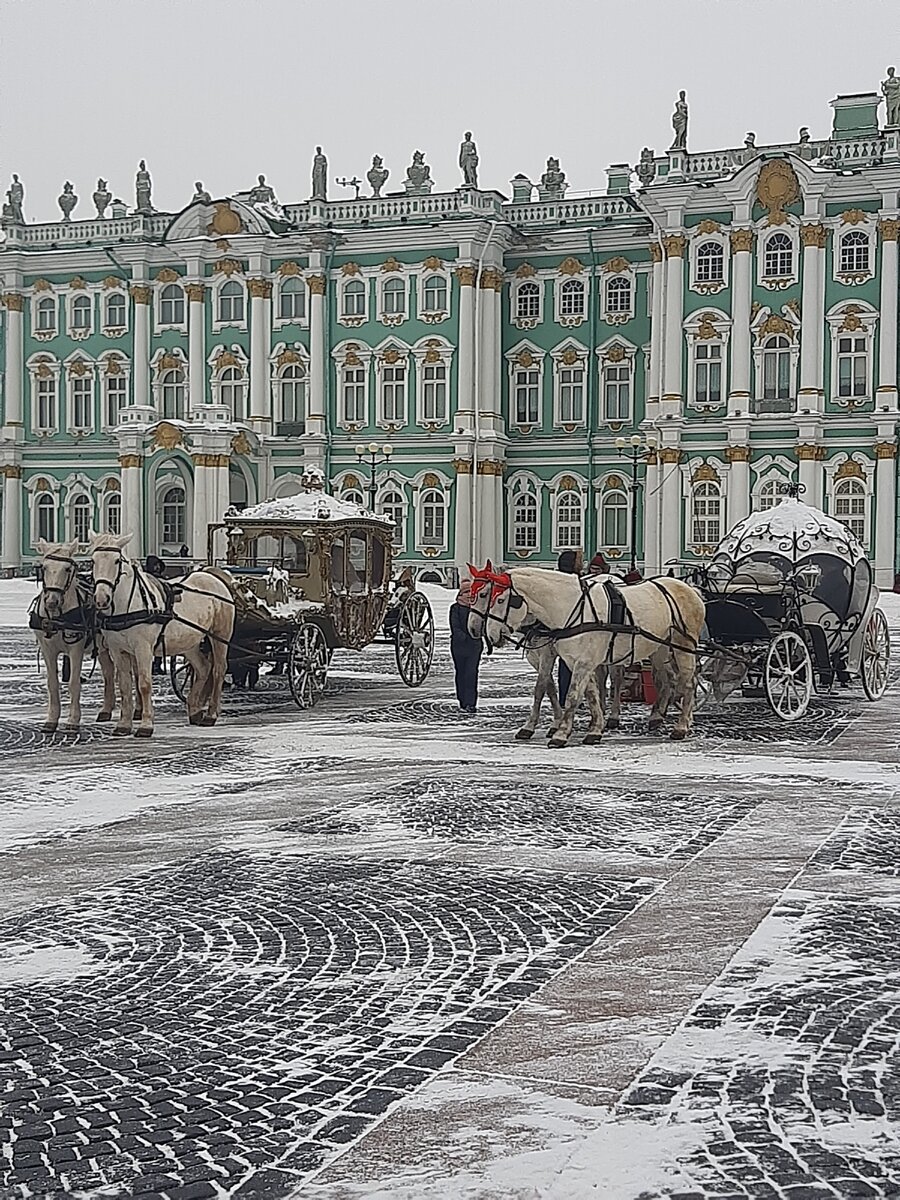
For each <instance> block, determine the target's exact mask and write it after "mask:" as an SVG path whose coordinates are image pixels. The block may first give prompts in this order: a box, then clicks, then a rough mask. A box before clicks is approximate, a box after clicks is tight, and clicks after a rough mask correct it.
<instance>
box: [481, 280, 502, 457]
mask: <svg viewBox="0 0 900 1200" xmlns="http://www.w3.org/2000/svg"><path fill="white" fill-rule="evenodd" d="M479 282H480V289H481V296H480V297H479V301H478V310H479V311H478V316H479V326H480V329H479V334H480V337H481V344H480V346H479V347H478V396H477V403H478V408H479V411H480V414H481V417H482V425H481V429H482V434H484V433H488V432H490V433H492V434H493V433H502V432H503V430H502V425H501V412H502V409H501V403H500V364H501V355H500V323H501V312H500V296H501V292H502V291H503V271H502V270H500V269H499V268H497V267H486V268H485V269H484V270H483V271H482V273H481V279H480V281H479ZM484 418H487V427H485V425H484V420H483V419H484Z"/></svg>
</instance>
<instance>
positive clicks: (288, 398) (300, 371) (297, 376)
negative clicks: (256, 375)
mask: <svg viewBox="0 0 900 1200" xmlns="http://www.w3.org/2000/svg"><path fill="white" fill-rule="evenodd" d="M278 399H279V410H280V416H279V420H280V421H281V423H282V424H284V425H294V426H298V427H300V426H304V425H305V422H306V371H305V369H304V367H303V366H302V365H301V364H300V363H294V364H293V365H292V366H289V367H285V368H284V369H283V370H282V372H281V375H280V377H279V381H278ZM298 432H299V429H298Z"/></svg>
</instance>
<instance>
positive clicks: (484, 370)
mask: <svg viewBox="0 0 900 1200" xmlns="http://www.w3.org/2000/svg"><path fill="white" fill-rule="evenodd" d="M895 82H896V81H895V80H894V77H893V75H889V78H888V79H887V80H886V81H885V84H884V85H883V87H882V90H883V92H884V94H885V98H886V109H887V112H886V118H887V122H888V123H887V124H885V123H884V121H883V120H880V117H881V108H880V106H881V104H882V99H881V97H880V96H879V94H877V93H875V92H873V93H869V94H863V95H853V96H840V97H838V98H837V99H836V100H834V101H832V105H831V107H832V128H831V131H830V133H829V134H828V135H827V136H826V137H824V138H822V139H820V140H815V139H814V138H812V137H811V136H810V134H809V132H808V130H807V129H805V128H803V129H801V131H800V134H799V136H798V139H797V140H796V141H795V142H791V143H785V144H783V145H774V146H757V145H756V144H755V138H754V136H753V135H752V134H748V135H747V138H746V139H745V142H744V145H742V146H740V147H738V148H732V149H725V150H717V151H708V152H701V153H697V152H694V151H691V150H688V149H687V143H688V137H687V122H688V110H687V104H686V103H685V101H684V99H683V97H682V99H681V100H679V102H678V104H677V105H676V111H675V115H674V116H673V118H672V126H673V130H674V134H675V137H674V142H673V145H672V148H671V149H669V150H668V151H667V152H666V153H664V154H661V155H658V154H654V153H653V152H652V151H650V150H644V151H643V153H642V154H641V155H640V161H639V162H638V163H637V165H636V166H635V167H634V168H632V167H631V166H629V165H619V166H613V167H611V168H609V170H608V184H607V191H606V194H604V195H592V196H581V197H573V196H571V195H567V183H566V178H565V175H564V173H563V171H562V170H561V169H560V166H559V163H558V162H557V161H556V160H555V159H550V160H549V161H548V163H547V169H546V171H545V172H544V173H543V174H542V175H541V178H540V180H539V182H537V183H532V182H531V181H530V180H529V179H528V178H527V177H526V176H524V175H519V176H517V177H516V178H515V179H514V180H512V183H511V191H512V196H511V198H508V197H506V196H505V195H503V194H501V193H500V192H496V191H493V190H489V189H485V188H484V187H483V186H481V185H480V184H479V182H478V169H477V168H478V161H477V151H476V150H475V145H474V143H473V142H472V141H471V138H470V136H468V135H467V138H466V140H465V141H464V143H463V145H462V147H461V151H460V166H461V168H462V172H463V185H462V186H461V187H459V188H456V189H455V190H452V191H447V192H437V191H435V190H434V187H433V183H432V180H431V176H430V170H429V168H428V165H427V163H425V161H424V156H423V155H421V154H419V153H418V152H417V154H416V155H415V156H414V157H413V162H412V163H411V165H410V166H409V168H408V169H407V172H406V179H405V180H404V181H403V183H402V188H401V190H399V191H398V192H397V193H395V194H390V193H389V194H386V195H382V194H381V193H382V190H383V188H384V185H385V175H386V171H385V169H384V168H383V165H382V163H381V160H380V159H377V158H376V160H374V162H373V166H372V169H371V170H370V171H369V172H368V176H367V178H368V180H369V182H370V184H371V185H372V190H373V193H374V194H373V195H372V196H371V197H368V198H357V199H354V200H333V199H328V198H327V164H326V162H325V159H324V156H323V155H322V154H321V151H320V152H318V154H317V156H316V159H315V162H314V167H313V188H312V198H311V199H309V200H306V201H303V202H300V203H284V204H279V203H278V202H277V201H276V199H275V196H274V193H273V192H272V189H271V187H269V186H268V185H267V184H266V182H265V179H264V178H263V177H260V181H259V184H258V186H256V187H254V188H252V189H250V190H249V191H245V192H236V193H235V194H234V195H232V196H226V197H222V198H212V197H210V196H209V195H208V194H207V193H206V192H205V191H204V190H203V187H202V184H197V186H196V191H195V195H194V197H193V198H192V199H191V202H190V203H189V204H188V205H187V207H185V208H184V209H183V210H182V211H181V212H178V213H162V212H159V211H157V210H156V209H155V208H154V207H153V204H152V199H151V186H152V184H151V180H150V176H149V174H148V172H147V170H146V168H145V167H144V165H143V164H141V169H140V170H139V172H138V176H137V181H136V203H135V205H134V206H131V205H129V206H126V205H125V204H123V203H121V202H120V201H117V200H114V199H113V197H112V195H111V193H110V192H109V191H108V189H107V188H106V184H105V183H104V181H103V180H100V181H98V189H97V191H96V192H95V193H94V197H93V201H94V204H95V206H96V210H97V215H96V216H95V217H94V218H91V219H85V220H82V219H78V218H77V216H76V215H75V214H74V209H75V207H76V205H77V204H78V200H77V197H76V195H75V191H74V188H73V186H72V185H71V184H67V185H66V187H65V188H64V189H63V193H62V195H61V196H60V197H59V205H60V208H61V210H62V214H63V215H62V220H60V221H58V222H53V223H46V224H36V223H29V222H28V221H27V218H26V216H25V212H24V208H25V203H24V196H23V188H22V184H21V182H20V181H19V180H18V178H17V177H14V179H13V184H12V186H11V187H10V190H9V192H8V194H7V203H6V204H5V205H4V208H3V228H4V235H5V237H4V241H3V242H2V244H0V280H2V301H3V306H2V310H0V319H2V337H0V354H2V428H0V473H2V478H3V490H2V522H0V528H2V565H3V567H4V568H5V569H7V570H8V571H17V570H22V569H26V568H28V567H29V566H30V563H31V562H32V561H33V559H34V549H33V547H34V543H35V541H36V540H37V538H39V537H44V538H47V539H48V540H56V539H63V538H77V539H78V540H80V541H85V540H86V538H87V534H88V531H89V530H90V529H91V528H94V529H111V530H123V531H130V532H132V533H133V535H134V541H133V549H134V550H136V551H137V552H138V553H140V554H146V553H149V552H155V553H163V554H170V553H173V554H174V553H177V551H178V549H179V547H180V546H181V545H182V544H186V545H187V546H188V548H189V551H190V553H191V554H192V555H193V556H196V557H203V556H204V555H205V552H206V526H207V523H208V522H211V521H213V520H217V519H218V518H219V517H220V516H221V514H222V513H223V512H224V510H225V509H226V508H227V507H228V506H229V505H230V504H237V505H241V504H244V503H253V502H255V501H257V500H259V499H262V498H265V497H272V496H281V495H288V494H291V492H294V491H296V490H298V489H299V486H300V477H301V475H302V473H303V471H304V469H305V468H307V467H309V466H310V465H314V466H317V467H320V468H322V469H323V470H324V472H325V475H326V478H327V479H328V480H329V483H330V487H331V489H332V490H333V491H334V492H335V493H336V494H339V495H349V496H353V497H355V498H356V499H358V500H359V501H361V502H363V503H365V504H366V505H368V504H369V503H370V497H371V496H374V501H375V505H376V507H377V508H378V509H379V510H380V511H386V512H388V513H389V514H390V515H391V517H392V518H393V519H394V521H395V522H396V527H397V535H396V538H397V543H398V545H399V547H400V560H401V562H407V563H410V564H412V565H413V567H414V568H415V570H416V572H417V574H418V575H419V576H420V577H422V576H426V577H429V578H437V579H441V580H446V581H452V580H453V579H454V578H455V573H456V571H457V570H458V569H459V568H460V567H461V566H462V565H463V564H464V563H466V562H467V561H473V562H483V561H484V559H485V558H488V557H490V558H492V559H493V560H494V561H495V562H498V561H503V562H508V563H516V562H522V563H524V562H531V563H545V564H546V563H550V562H553V561H554V560H555V558H556V555H557V554H558V552H559V551H560V550H562V549H565V548H569V547H576V546H577V547H582V548H584V549H585V550H586V551H587V552H588V553H592V552H593V551H595V550H597V549H601V550H603V551H604V553H605V554H606V556H607V557H608V558H609V559H611V560H612V561H616V560H620V561H622V562H623V563H625V564H627V562H628V560H629V559H630V557H631V553H632V542H633V543H634V550H635V553H636V556H637V559H638V562H639V564H640V565H642V566H643V567H644V569H645V570H648V571H658V570H660V569H663V568H664V567H665V566H666V565H667V564H669V563H671V562H673V561H681V562H683V561H695V560H698V559H702V557H703V556H705V555H708V554H709V553H710V549H711V547H713V546H714V545H715V543H716V541H717V540H718V539H719V537H720V535H722V534H723V533H724V532H725V531H726V529H727V528H728V527H729V526H730V525H732V524H733V523H734V522H735V521H736V520H738V519H739V518H741V517H742V516H744V515H745V514H746V513H747V512H748V511H750V510H751V508H764V507H766V506H768V505H771V504H772V503H774V502H775V501H776V500H777V498H778V496H779V489H780V487H781V486H782V485H784V484H785V483H786V482H788V481H792V480H793V481H798V482H800V483H801V484H802V485H803V487H804V489H805V491H804V496H805V498H806V499H808V500H809V501H810V502H811V503H813V504H817V505H820V506H821V507H824V508H825V509H826V511H829V512H830V513H832V514H833V515H835V516H837V517H838V518H839V519H840V520H842V521H845V522H846V523H847V524H849V525H850V526H851V527H852V528H853V530H854V532H855V533H856V534H857V535H858V536H859V537H860V538H861V540H862V541H863V543H864V544H866V545H867V546H868V548H869V551H870V554H871V556H872V558H873V559H874V561H875V563H876V567H877V573H878V581H879V583H881V584H882V585H885V584H889V583H890V582H892V580H893V577H894V572H895V569H896V559H897V480H896V466H897V423H898V417H900V412H898V390H897V334H898V311H897V303H898V261H897V250H898V235H900V198H898V197H900V125H898V124H897V122H898V121H900V99H898V96H897V95H896V91H897V90H898V89H900V84H897V88H896V89H895V88H894V84H895ZM891 122H893V123H891ZM623 444H624V445H623ZM370 445H371V446H374V447H376V448H377V452H376V453H374V454H370V452H369V450H368V447H369V446H370ZM386 446H388V447H390V454H389V456H387V455H385V454H384V452H383V448H384V447H386ZM359 448H366V450H365V459H364V461H363V462H362V463H361V462H360V460H359V455H358V449H359ZM373 471H374V479H373V476H372V472H373ZM633 514H634V518H635V528H634V530H633V533H634V537H633V538H632V521H633Z"/></svg>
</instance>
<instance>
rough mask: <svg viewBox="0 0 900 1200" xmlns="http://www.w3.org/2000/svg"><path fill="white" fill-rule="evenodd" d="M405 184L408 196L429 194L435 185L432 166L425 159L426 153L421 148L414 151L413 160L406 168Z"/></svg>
mask: <svg viewBox="0 0 900 1200" xmlns="http://www.w3.org/2000/svg"><path fill="white" fill-rule="evenodd" d="M403 186H404V188H405V189H406V194H407V195H408V196H427V195H428V194H429V193H430V191H431V189H432V188H433V187H434V180H433V179H432V178H431V167H429V165H428V163H427V162H426V161H425V155H424V154H423V152H422V151H421V150H414V151H413V156H412V162H411V163H410V164H409V166H408V167H407V168H406V178H405V179H404V181H403Z"/></svg>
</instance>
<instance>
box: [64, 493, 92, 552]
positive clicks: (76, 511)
mask: <svg viewBox="0 0 900 1200" xmlns="http://www.w3.org/2000/svg"><path fill="white" fill-rule="evenodd" d="M69 516H70V519H71V527H70V530H69V537H70V538H71V539H72V541H74V542H78V544H79V545H80V546H86V545H87V543H88V542H89V541H90V537H91V502H90V500H89V499H88V498H87V496H76V497H75V499H74V500H73V501H72V505H71V508H70V510H69Z"/></svg>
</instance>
